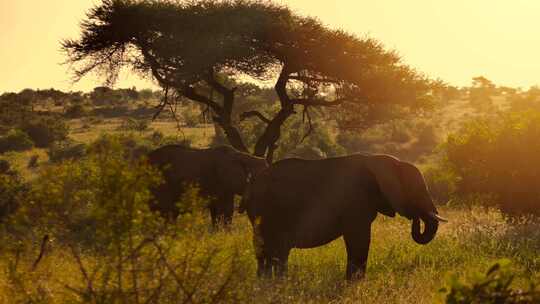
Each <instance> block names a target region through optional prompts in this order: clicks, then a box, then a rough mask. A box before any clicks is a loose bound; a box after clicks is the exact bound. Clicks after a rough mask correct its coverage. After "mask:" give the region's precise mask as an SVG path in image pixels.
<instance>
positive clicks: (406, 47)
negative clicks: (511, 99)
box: [0, 0, 540, 92]
mask: <svg viewBox="0 0 540 304" xmlns="http://www.w3.org/2000/svg"><path fill="white" fill-rule="evenodd" d="M276 1H279V2H281V3H286V4H288V5H289V6H290V7H292V8H294V9H295V10H297V11H298V12H300V13H302V14H306V15H311V16H317V17H318V18H319V19H320V20H322V21H323V22H324V23H325V24H327V25H328V26H330V27H334V28H343V29H345V30H347V31H349V32H353V33H356V34H358V35H360V36H363V35H369V36H370V37H373V38H377V39H378V40H380V41H382V42H383V43H384V44H385V45H386V46H387V47H389V48H392V49H396V50H397V51H398V52H399V53H400V54H401V56H402V57H403V59H404V62H406V63H407V64H409V65H411V66H413V67H415V68H417V69H418V70H420V71H422V72H425V73H426V74H428V75H430V76H432V77H439V78H441V79H443V80H445V81H447V82H449V83H451V84H454V85H460V86H461V85H468V84H470V82H471V78H472V77H474V76H478V75H484V76H486V77H487V78H489V79H491V80H492V81H494V82H495V83H496V84H499V85H508V86H521V87H524V88H527V87H529V86H531V85H535V84H540V17H539V16H540V15H539V14H540V1H539V0H512V1H510V0H452V1H449V0H377V1H362V0H334V1H329V0H276ZM96 3H99V0H0V92H5V91H18V90H21V89H23V88H27V87H30V88H50V87H54V88H59V89H63V90H89V89H91V88H93V87H94V86H96V85H99V84H100V81H99V80H97V79H92V78H88V79H85V80H83V81H82V82H80V83H77V84H74V85H72V84H71V82H70V75H69V74H68V73H67V67H66V66H62V65H60V63H62V62H63V61H64V60H65V58H64V57H63V55H62V53H60V45H59V41H60V40H61V39H63V38H73V37H76V36H77V34H78V31H79V28H78V24H79V21H80V20H81V19H82V18H83V17H84V13H85V11H86V10H87V9H88V8H89V7H91V6H92V5H94V4H96ZM133 85H135V86H137V87H139V88H142V87H149V86H150V85H151V84H150V83H149V82H147V81H143V80H140V79H137V78H135V77H134V76H130V75H128V73H126V74H125V75H124V76H123V77H122V78H121V80H120V82H119V83H118V85H117V86H119V87H127V86H133Z"/></svg>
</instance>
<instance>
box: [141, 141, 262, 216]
mask: <svg viewBox="0 0 540 304" xmlns="http://www.w3.org/2000/svg"><path fill="white" fill-rule="evenodd" d="M148 161H149V163H150V164H151V165H153V166H155V167H157V168H158V169H159V170H161V172H162V174H163V178H164V183H162V184H161V185H159V186H157V187H156V188H154V189H152V193H153V195H154V198H155V199H156V203H155V204H154V205H153V207H152V208H153V209H154V210H158V211H159V212H160V213H161V214H162V215H164V216H165V217H169V218H176V217H177V216H178V214H179V210H178V208H177V206H176V202H178V200H179V199H180V197H181V195H182V193H183V192H184V190H185V187H186V185H188V184H196V185H197V186H198V187H199V188H200V191H201V194H203V195H204V196H208V197H211V200H210V204H209V209H210V214H211V218H212V223H213V225H216V224H217V223H218V222H223V223H225V224H230V223H231V221H232V215H233V209H234V195H235V194H239V195H242V194H243V192H244V190H245V187H246V183H247V182H248V179H249V178H250V176H252V175H254V174H257V173H258V172H259V171H261V170H262V169H264V168H266V167H267V164H266V161H265V160H264V159H262V158H258V157H254V156H251V155H249V154H247V153H242V152H239V151H237V150H235V149H233V148H231V147H228V146H220V147H215V148H209V149H193V148H187V147H184V146H180V145H168V146H164V147H161V148H158V149H157V150H154V151H152V152H150V153H149V154H148Z"/></svg>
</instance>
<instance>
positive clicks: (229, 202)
mask: <svg viewBox="0 0 540 304" xmlns="http://www.w3.org/2000/svg"><path fill="white" fill-rule="evenodd" d="M220 204H221V208H222V213H223V223H224V224H225V226H230V225H231V224H232V218H233V212H234V193H227V194H225V195H224V196H223V197H222V199H221V203H220Z"/></svg>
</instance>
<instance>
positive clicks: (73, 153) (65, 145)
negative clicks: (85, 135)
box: [47, 140, 87, 162]
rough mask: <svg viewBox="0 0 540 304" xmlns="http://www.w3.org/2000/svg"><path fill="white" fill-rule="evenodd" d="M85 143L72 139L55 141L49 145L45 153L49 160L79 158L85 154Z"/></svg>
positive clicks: (59, 160) (58, 160)
mask: <svg viewBox="0 0 540 304" xmlns="http://www.w3.org/2000/svg"><path fill="white" fill-rule="evenodd" d="M86 148H87V147H86V145H85V144H83V143H76V142H73V141H69V140H68V141H62V142H56V143H53V144H52V145H51V147H50V148H49V150H48V151H47V154H49V159H50V161H51V162H61V161H64V160H68V159H72V160H74V159H80V158H82V157H83V156H84V155H85V154H86Z"/></svg>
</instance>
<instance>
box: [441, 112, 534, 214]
mask: <svg viewBox="0 0 540 304" xmlns="http://www.w3.org/2000/svg"><path fill="white" fill-rule="evenodd" d="M444 150H445V153H446V158H447V162H448V164H449V168H450V170H451V171H452V174H453V175H454V176H455V183H456V194H457V195H470V194H492V195H493V196H494V200H495V201H494V203H496V204H497V205H498V206H499V207H500V209H501V211H503V212H504V213H506V214H508V215H512V216H515V215H530V214H535V215H540V200H539V199H538V198H539V197H540V176H539V174H538V168H539V167H540V113H538V112H536V111H530V112H513V113H506V114H501V115H499V116H498V117H497V118H495V119H493V118H492V119H488V118H486V119H481V120H476V121H474V122H471V123H469V124H467V125H466V126H465V127H464V128H463V129H462V130H461V131H460V132H458V133H456V134H453V135H451V136H449V137H448V140H447V142H446V143H445V145H444Z"/></svg>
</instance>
